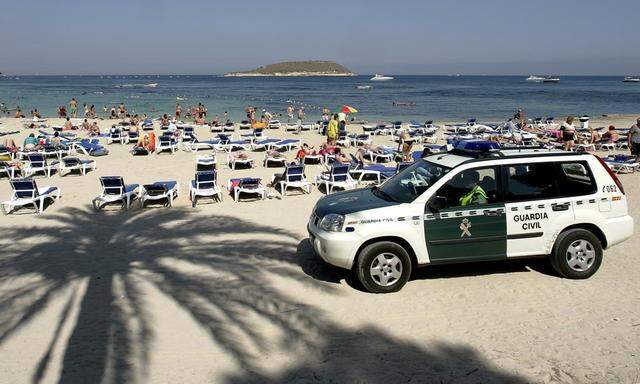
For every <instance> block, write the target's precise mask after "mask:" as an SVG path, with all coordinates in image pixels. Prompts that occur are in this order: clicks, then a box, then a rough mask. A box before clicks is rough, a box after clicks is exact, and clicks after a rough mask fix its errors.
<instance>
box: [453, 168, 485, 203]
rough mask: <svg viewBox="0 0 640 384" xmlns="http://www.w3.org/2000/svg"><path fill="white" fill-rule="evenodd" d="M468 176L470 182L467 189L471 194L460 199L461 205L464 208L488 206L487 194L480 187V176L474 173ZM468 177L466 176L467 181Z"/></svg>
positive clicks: (466, 194) (468, 193)
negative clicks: (468, 206)
mask: <svg viewBox="0 0 640 384" xmlns="http://www.w3.org/2000/svg"><path fill="white" fill-rule="evenodd" d="M467 175H468V176H469V180H468V183H466V185H465V187H466V188H467V189H469V192H467V193H465V194H464V195H462V197H460V200H459V202H460V205H461V206H463V207H464V206H467V205H481V204H487V193H486V192H485V191H484V189H482V187H481V186H480V174H479V173H478V172H475V171H474V172H471V173H469V174H467ZM467 175H465V181H466V179H467V178H466V176H467Z"/></svg>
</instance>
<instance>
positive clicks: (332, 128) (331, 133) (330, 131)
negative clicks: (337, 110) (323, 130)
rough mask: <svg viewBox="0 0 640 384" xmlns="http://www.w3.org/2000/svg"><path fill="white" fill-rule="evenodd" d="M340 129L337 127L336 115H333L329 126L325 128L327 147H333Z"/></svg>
mask: <svg viewBox="0 0 640 384" xmlns="http://www.w3.org/2000/svg"><path fill="white" fill-rule="evenodd" d="M339 131H340V128H339V127H338V115H337V114H335V115H333V119H331V121H329V125H328V126H327V145H330V146H333V145H335V144H336V140H338V132H339Z"/></svg>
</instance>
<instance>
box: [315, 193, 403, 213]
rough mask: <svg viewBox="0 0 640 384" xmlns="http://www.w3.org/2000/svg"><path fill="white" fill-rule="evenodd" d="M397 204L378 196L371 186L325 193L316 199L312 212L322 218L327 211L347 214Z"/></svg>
mask: <svg viewBox="0 0 640 384" xmlns="http://www.w3.org/2000/svg"><path fill="white" fill-rule="evenodd" d="M398 204H400V203H399V202H396V201H390V200H386V199H383V198H382V197H379V196H378V195H376V194H375V193H374V192H373V189H372V188H364V189H354V190H351V191H344V192H337V193H333V194H331V195H327V196H325V197H323V198H321V199H320V200H318V203H317V204H316V207H315V210H314V212H315V214H316V215H317V216H318V217H321V218H322V217H324V216H325V215H327V214H329V213H337V214H340V215H348V214H350V213H353V212H359V211H365V210H369V209H375V208H383V207H389V206H393V205H398Z"/></svg>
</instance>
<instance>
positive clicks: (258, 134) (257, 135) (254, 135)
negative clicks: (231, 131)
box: [240, 128, 267, 142]
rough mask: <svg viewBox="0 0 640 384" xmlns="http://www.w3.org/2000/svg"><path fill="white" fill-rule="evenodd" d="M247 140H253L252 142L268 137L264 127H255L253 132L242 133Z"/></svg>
mask: <svg viewBox="0 0 640 384" xmlns="http://www.w3.org/2000/svg"><path fill="white" fill-rule="evenodd" d="M240 137H242V138H243V139H245V140H251V141H252V142H253V141H255V140H258V139H266V138H267V136H266V135H265V134H264V128H255V129H254V130H253V131H252V132H251V133H244V134H242V135H240Z"/></svg>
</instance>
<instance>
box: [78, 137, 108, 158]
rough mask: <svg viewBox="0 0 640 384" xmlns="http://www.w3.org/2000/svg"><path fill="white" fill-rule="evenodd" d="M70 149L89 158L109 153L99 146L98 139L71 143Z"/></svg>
mask: <svg viewBox="0 0 640 384" xmlns="http://www.w3.org/2000/svg"><path fill="white" fill-rule="evenodd" d="M70 147H71V149H72V150H74V151H75V152H80V153H83V154H85V155H89V156H104V155H106V154H108V153H109V151H107V149H106V148H104V147H103V146H101V145H100V141H99V140H98V139H83V140H80V141H74V142H71V145H70Z"/></svg>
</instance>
